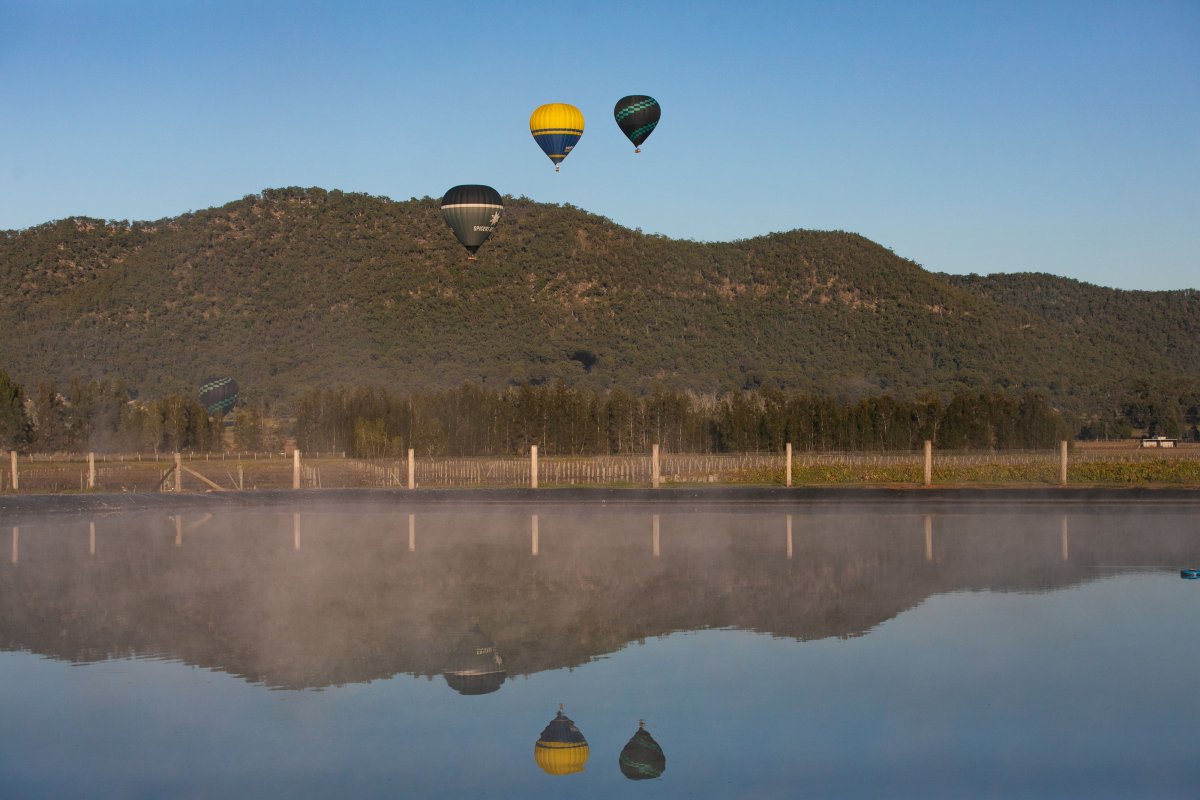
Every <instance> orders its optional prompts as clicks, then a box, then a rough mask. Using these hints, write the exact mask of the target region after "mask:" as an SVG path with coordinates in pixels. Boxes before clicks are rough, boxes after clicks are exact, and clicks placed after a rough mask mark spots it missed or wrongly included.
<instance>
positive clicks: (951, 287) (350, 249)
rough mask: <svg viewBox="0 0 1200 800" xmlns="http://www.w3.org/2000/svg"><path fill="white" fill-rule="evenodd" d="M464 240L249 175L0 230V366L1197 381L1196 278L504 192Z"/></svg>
mask: <svg viewBox="0 0 1200 800" xmlns="http://www.w3.org/2000/svg"><path fill="white" fill-rule="evenodd" d="M505 203H506V206H507V208H506V212H505V216H504V219H503V220H502V221H501V222H500V224H499V226H498V227H497V230H496V233H495V234H494V235H493V237H492V239H491V240H490V241H489V242H488V243H487V244H486V245H485V246H484V247H483V249H482V250H481V251H480V255H479V260H478V261H473V262H472V261H467V259H466V254H465V252H464V251H463V250H462V248H461V247H460V246H459V245H458V244H457V242H455V240H454V238H453V237H452V236H451V234H450V232H449V231H448V230H447V228H446V226H445V224H444V223H443V221H442V219H441V214H440V211H439V209H438V202H437V200H434V199H430V198H423V199H415V198H414V199H412V200H408V201H392V200H388V199H386V198H380V197H372V196H368V195H361V194H346V193H342V192H338V191H325V190H322V189H298V188H291V189H278V190H266V191H263V192H262V193H261V194H259V195H251V196H248V197H245V198H243V199H241V200H238V201H235V202H232V203H229V204H227V205H225V206H222V207H220V208H214V209H208V210H204V211H199V212H195V213H189V214H185V215H182V216H179V217H175V218H170V219H163V220H158V221H156V222H135V223H127V222H112V221H108V222H105V221H101V220H94V219H81V218H75V219H66V220H61V221H57V222H51V223H47V224H45V225H41V226H37V227H34V228H30V229H27V230H23V231H7V232H2V233H0V289H2V291H0V331H2V332H3V333H2V335H0V368H3V369H6V370H7V371H8V373H9V374H10V375H12V377H13V378H14V379H15V380H17V381H19V382H20V383H23V384H25V385H27V386H35V385H37V384H38V383H39V382H41V381H45V380H55V381H58V382H60V383H66V382H67V381H68V380H70V379H72V378H80V379H96V378H116V379H118V380H121V381H123V382H124V383H126V384H127V385H129V386H130V387H132V388H134V389H136V390H139V391H141V392H142V393H143V394H149V395H161V394H163V393H166V392H171V391H190V390H193V388H194V386H195V385H196V384H197V382H198V381H200V380H201V379H202V378H204V377H205V376H207V375H210V374H228V375H232V376H234V377H236V378H237V380H238V381H239V383H241V384H242V386H243V387H245V388H246V390H247V393H248V394H250V395H251V396H260V397H264V398H273V399H278V400H284V401H289V402H290V401H291V400H293V399H294V398H296V397H297V396H298V395H299V394H300V393H301V392H303V391H304V390H306V389H311V388H319V387H326V386H331V385H337V384H345V385H382V386H386V387H390V388H392V389H394V390H400V391H407V390H415V389H424V390H428V389H439V388H446V387H453V386H458V385H460V384H462V383H463V382H466V381H470V382H473V383H477V384H482V385H485V386H505V385H509V384H513V383H518V384H525V383H532V384H538V383H545V382H552V381H562V382H563V383H565V384H566V385H572V386H579V387H583V388H590V389H605V388H609V387H613V386H621V387H624V388H626V389H630V390H633V391H646V390H649V389H651V388H653V387H657V386H661V387H665V388H668V389H690V390H694V391H696V392H700V393H720V392H722V391H725V390H729V389H742V388H759V387H782V388H789V389H800V390H808V391H813V392H817V393H821V394H827V395H831V396H834V397H838V398H841V399H856V398H860V397H865V396H877V395H880V394H883V393H892V394H895V395H897V396H901V397H912V396H915V395H917V394H920V393H922V392H925V391H936V392H939V393H942V394H950V393H952V392H955V391H960V390H971V391H991V390H994V389H1002V390H1009V389H1011V390H1014V391H1016V390H1027V389H1028V390H1034V391H1038V392H1041V393H1043V394H1045V395H1047V396H1048V397H1049V398H1051V400H1052V401H1054V402H1055V403H1057V404H1059V405H1060V406H1062V407H1065V408H1068V409H1073V410H1080V411H1082V410H1087V409H1089V408H1099V407H1101V406H1103V407H1106V408H1107V407H1110V406H1111V405H1112V404H1113V403H1114V402H1116V401H1115V400H1114V398H1115V397H1117V396H1118V395H1120V394H1122V392H1121V391H1120V390H1119V387H1125V386H1127V385H1128V384H1129V382H1130V381H1131V380H1133V379H1135V378H1140V379H1143V380H1144V381H1146V382H1148V383H1150V384H1154V385H1173V384H1174V383H1178V384H1179V385H1195V384H1196V382H1197V381H1198V380H1200V293H1198V292H1196V291H1194V290H1188V291H1176V292H1129V291H1119V290H1114V289H1103V288H1100V287H1095V286H1089V285H1087V284H1082V283H1078V282H1076V281H1071V280H1066V279H1062V278H1055V277H1052V276H1047V275H1002V276H991V277H988V278H980V277H977V276H970V277H956V276H948V275H937V274H933V273H930V272H928V271H926V270H924V269H922V268H921V267H920V266H919V265H917V264H915V263H913V262H912V261H908V260H906V259H903V258H900V257H899V256H897V255H895V254H894V253H892V252H891V251H889V250H888V249H886V248H884V247H881V246H880V245H878V244H875V243H873V242H871V241H869V240H867V239H864V238H863V237H861V236H858V235H855V234H851V233H844V232H822V231H804V230H796V231H791V232H788V233H776V234H770V235H768V236H763V237H758V238H754V239H748V240H744V241H737V242H729V243H715V244H706V243H698V242H691V241H677V240H671V239H667V238H665V237H661V236H653V235H645V234H642V233H641V232H640V231H634V230H629V229H627V228H623V227H621V226H619V225H616V224H614V223H612V222H611V221H609V220H607V219H605V218H603V217H599V216H596V215H593V214H588V213H586V212H584V211H582V210H580V209H578V208H574V207H572V206H569V205H567V206H557V205H549V204H544V203H536V202H533V201H531V200H528V199H525V198H519V199H513V198H506V200H505Z"/></svg>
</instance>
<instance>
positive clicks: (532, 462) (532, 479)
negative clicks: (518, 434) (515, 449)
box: [529, 444, 538, 489]
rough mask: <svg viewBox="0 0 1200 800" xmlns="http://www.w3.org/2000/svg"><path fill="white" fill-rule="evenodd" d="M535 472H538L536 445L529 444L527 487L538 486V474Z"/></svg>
mask: <svg viewBox="0 0 1200 800" xmlns="http://www.w3.org/2000/svg"><path fill="white" fill-rule="evenodd" d="M537 473H538V465H537V445H536V444H531V445H530V446H529V488H530V489H536V488H538V487H537V483H538V481H537V479H538V474H537Z"/></svg>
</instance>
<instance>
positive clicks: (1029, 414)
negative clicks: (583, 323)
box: [0, 370, 1200, 458]
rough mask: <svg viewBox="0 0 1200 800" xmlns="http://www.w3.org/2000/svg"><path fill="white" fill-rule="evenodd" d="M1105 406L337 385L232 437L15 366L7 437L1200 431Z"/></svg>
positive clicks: (639, 439)
mask: <svg viewBox="0 0 1200 800" xmlns="http://www.w3.org/2000/svg"><path fill="white" fill-rule="evenodd" d="M1121 398H1122V399H1121V400H1120V401H1118V402H1115V403H1114V404H1113V407H1112V408H1111V409H1110V410H1108V411H1106V412H1103V413H1093V414H1090V415H1086V416H1082V417H1074V416H1070V415H1065V414H1062V413H1060V412H1059V411H1058V410H1056V409H1055V408H1053V407H1052V405H1051V404H1050V403H1049V401H1048V400H1046V399H1045V398H1044V397H1042V396H1040V395H1037V394H1034V393H1026V394H1023V395H1018V394H1013V393H1004V392H999V391H994V392H960V393H958V394H955V395H953V396H951V397H949V398H943V397H941V396H939V395H937V394H935V393H928V394H927V395H923V396H920V397H918V398H916V399H897V398H895V397H892V396H889V395H881V396H877V397H869V398H866V399H863V400H859V401H857V402H850V401H838V400H835V399H833V398H830V397H827V396H821V395H816V394H811V393H805V392H797V391H784V390H778V389H762V390H753V391H742V392H732V393H729V394H727V395H724V396H721V397H713V396H705V395H697V394H694V393H691V392H686V391H676V390H668V389H662V388H660V389H658V390H656V391H653V392H650V393H648V394H643V395H634V394H632V393H630V392H628V391H625V390H623V389H620V388H617V389H611V390H606V391H593V390H590V389H584V388H578V387H571V386H568V385H566V384H564V383H553V384H543V385H528V384H526V385H521V386H514V387H509V388H505V389H492V388H487V387H482V386H479V385H477V384H469V383H468V384H463V385H462V386H460V387H459V388H457V389H450V390H441V391H423V392H410V393H397V392H391V391H388V390H385V389H380V388H344V387H343V388H332V389H323V390H316V389H314V390H310V391H308V392H305V393H304V394H302V395H301V396H300V397H299V398H298V400H297V402H296V406H295V417H294V420H293V419H282V418H280V417H279V415H277V414H272V413H271V409H270V408H269V407H268V406H266V405H265V404H263V403H260V402H254V403H250V404H244V405H242V406H239V407H238V408H237V409H236V411H235V412H234V414H233V425H232V431H231V433H232V436H231V437H226V436H225V420H224V419H222V418H219V417H210V416H209V415H208V413H207V411H206V409H205V408H204V407H203V406H202V405H201V404H200V402H199V401H198V399H197V398H196V397H195V396H188V395H183V394H171V395H167V396H166V397H162V398H159V399H150V400H143V399H138V398H137V397H135V396H134V395H133V393H131V392H130V391H129V390H128V389H127V388H126V387H125V386H124V385H123V384H121V383H119V382H116V381H90V382H84V381H79V380H73V381H71V382H70V383H69V384H68V385H67V386H66V387H65V388H64V389H61V390H60V389H59V388H58V387H57V386H56V385H55V384H53V383H41V384H39V385H38V386H37V387H36V388H35V389H34V390H33V391H32V392H26V390H25V389H24V388H23V387H22V386H21V385H19V384H18V383H16V382H15V381H13V380H12V379H11V378H10V377H9V375H8V374H7V373H6V372H4V371H3V370H0V449H13V450H17V451H19V452H42V453H47V452H76V453H82V452H86V451H95V452H151V451H158V452H172V451H175V450H195V451H218V450H222V449H225V448H227V447H230V446H232V447H233V448H234V449H236V450H242V451H259V450H264V449H272V450H278V449H281V448H282V447H283V446H284V444H285V441H286V439H287V438H288V437H294V440H295V442H296V445H297V446H298V447H299V448H300V449H301V450H302V451H308V452H331V451H339V452H340V451H344V452H346V453H349V454H352V455H354V456H358V457H363V458H379V457H394V456H403V454H404V453H405V452H406V451H407V449H408V448H413V449H414V450H416V451H417V452H418V453H419V454H420V455H423V456H430V455H455V456H458V455H516V454H524V453H527V452H528V451H529V447H530V445H537V446H538V448H539V450H540V452H542V453H544V454H546V455H595V454H629V453H645V452H647V451H648V450H649V449H650V446H651V445H652V444H654V443H658V444H660V445H662V446H663V447H664V448H666V449H667V450H669V451H672V452H693V453H710V452H752V451H780V450H782V449H783V446H784V444H785V443H787V442H791V443H792V445H793V447H794V448H796V449H797V450H798V451H833V450H848V451H871V450H880V451H883V450H890V451H897V450H910V451H911V450H919V449H920V448H921V446H922V443H923V442H924V440H926V439H929V440H931V441H933V442H934V444H935V446H937V447H939V448H943V449H1030V448H1034V449H1036V448H1049V447H1053V446H1054V445H1055V443H1056V442H1058V441H1060V440H1062V439H1066V438H1072V437H1074V438H1080V439H1106V438H1107V439H1122V438H1128V437H1130V436H1136V435H1140V434H1148V435H1152V436H1153V435H1158V434H1162V435H1166V436H1170V437H1174V438H1180V439H1184V440H1194V441H1200V392H1198V391H1196V388H1195V387H1190V388H1189V387H1183V388H1180V387H1175V390H1173V391H1167V389H1166V388H1164V387H1152V386H1151V385H1150V384H1149V383H1148V382H1146V381H1135V382H1134V383H1133V385H1132V386H1131V387H1130V388H1129V389H1128V390H1127V391H1125V392H1123V393H1122V394H1121Z"/></svg>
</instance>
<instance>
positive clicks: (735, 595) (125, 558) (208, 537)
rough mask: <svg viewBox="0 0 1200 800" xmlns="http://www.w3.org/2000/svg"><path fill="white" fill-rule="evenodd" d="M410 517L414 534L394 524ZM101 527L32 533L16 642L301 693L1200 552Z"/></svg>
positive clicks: (552, 662) (733, 530)
mask: <svg viewBox="0 0 1200 800" xmlns="http://www.w3.org/2000/svg"><path fill="white" fill-rule="evenodd" d="M301 516H303V519H301ZM406 521H407V528H408V539H407V542H405V541H404V540H403V538H402V537H397V536H395V535H394V533H392V532H395V531H397V530H403V528H404V524H405V522H406ZM84 523H86V524H87V530H88V547H87V551H86V553H84V550H83V548H82V547H81V546H80V542H79V537H80V534H81V529H82V527H83V525H84ZM100 527H102V528H103V534H104V535H103V537H102V538H103V542H102V543H101V545H100V546H99V547H98V546H97V541H96V540H97V530H96V529H97V522H96V521H95V520H94V519H88V518H69V517H62V518H55V520H54V523H53V524H49V523H46V522H34V523H26V522H25V521H22V526H21V527H20V528H18V527H17V526H13V527H11V558H10V559H9V560H8V563H3V562H0V601H2V602H0V649H3V650H29V651H31V652H34V653H38V654H42V655H45V656H49V657H52V658H56V659H61V660H65V661H70V662H77V663H78V662H86V661H93V660H97V659H104V658H108V657H114V656H121V657H123V656H127V655H130V654H133V655H155V656H166V657H169V658H173V659H177V660H180V661H183V662H186V663H189V664H194V665H199V666H205V667H210V668H214V669H219V670H222V671H225V672H228V673H231V674H234V675H239V676H243V677H245V678H246V679H247V680H250V681H254V682H261V683H264V684H266V685H268V686H271V687H275V688H288V689H306V688H320V687H325V686H331V685H338V684H344V683H351V682H362V681H370V680H374V679H378V678H383V677H388V676H391V675H395V674H411V675H423V676H430V677H433V676H439V675H441V676H444V677H445V680H446V682H447V684H449V685H450V687H451V688H452V689H454V690H455V691H458V692H460V693H463V694H471V695H476V694H485V693H488V692H493V691H495V690H496V689H497V688H499V687H500V686H501V685H502V684H503V683H504V681H505V679H506V677H508V676H510V675H531V674H534V673H537V672H541V671H544V670H552V669H557V668H561V667H572V666H576V665H580V664H583V663H586V662H588V661H591V660H593V659H595V658H596V657H598V656H602V655H604V654H608V653H613V652H615V651H618V650H620V649H622V648H624V647H626V646H628V645H629V644H630V643H634V642H639V641H644V640H645V639H647V638H650V637H656V636H663V635H666V634H669V633H672V632H675V631H694V630H701V629H707V628H736V629H741V630H749V631H757V632H762V633H767V634H771V635H773V636H778V637H789V638H793V639H797V640H805V641H806V640H815V639H825V638H832V637H836V638H847V637H854V636H860V635H862V634H864V633H866V632H867V631H870V630H872V629H873V628H875V627H876V626H878V625H879V624H881V623H883V622H885V621H887V620H890V619H892V618H894V617H896V616H897V615H898V614H900V613H901V612H903V611H905V610H906V609H910V608H912V607H914V606H916V605H917V604H919V603H921V602H923V601H924V600H925V599H926V598H928V597H930V596H932V595H936V594H941V593H946V592H956V591H963V590H984V589H986V590H993V591H1019V592H1042V591H1050V590H1054V589H1058V588H1062V587H1066V586H1070V585H1074V584H1078V583H1082V582H1085V581H1089V580H1093V579H1095V578H1097V577H1100V576H1102V575H1106V574H1111V573H1112V572H1113V571H1119V570H1122V569H1127V568H1130V567H1140V568H1143V569H1145V568H1150V569H1164V570H1171V571H1172V573H1177V572H1178V571H1179V569H1180V567H1181V566H1185V565H1186V566H1191V565H1194V564H1195V563H1197V562H1198V561H1200V544H1198V539H1197V536H1196V530H1195V528H1196V526H1195V521H1194V515H1193V514H1192V513H1190V512H1183V511H1181V512H1160V513H1146V512H1142V513H1140V514H1138V515H1124V514H1119V513H1113V512H1111V511H1105V512H1103V513H1087V512H1084V511H1081V512H1080V513H1074V512H1072V514H1071V519H1070V526H1069V530H1068V520H1067V517H1066V515H1059V514H1054V515H1034V514H1026V513H1022V512H1021V511H1020V510H1019V509H1000V510H989V512H988V513H984V514H967V513H960V514H956V513H949V512H947V513H941V512H939V513H938V514H937V526H936V527H937V531H936V536H935V531H934V520H933V515H930V514H925V513H891V512H885V513H847V512H844V511H820V510H817V511H812V510H797V509H792V510H790V512H787V511H776V510H770V509H766V510H764V509H758V510H754V511H744V512H743V511H718V512H711V513H710V512H686V511H675V510H662V511H659V512H657V513H650V512H639V511H629V510H619V509H601V508H596V507H592V508H588V509H586V513H582V512H580V511H579V510H574V509H553V508H550V509H543V510H541V511H540V512H539V513H536V514H530V513H529V512H528V510H522V509H505V508H503V507H499V508H482V509H480V508H476V509H466V510H453V511H452V510H446V511H433V510H430V511H428V512H422V513H421V531H422V544H421V551H420V553H419V554H418V551H417V546H416V515H415V514H413V513H408V512H407V511H405V512H404V513H396V512H395V511H392V510H371V509H362V510H356V511H355V512H354V513H345V512H343V511H339V512H336V513H334V512H322V511H319V510H316V511H308V510H306V511H305V512H304V513H303V515H301V514H298V513H291V512H290V511H287V512H279V511H272V510H262V509H260V510H247V511H238V512H221V513H217V514H207V515H204V516H201V515H198V514H190V515H189V514H186V513H184V514H175V515H172V516H170V517H166V518H164V517H163V516H161V512H159V513H140V514H121V515H113V516H111V517H106V518H104V519H103V520H102V521H101V523H100ZM781 530H782V531H784V532H786V542H785V543H782V544H784V546H782V547H781V542H780V541H779V538H780V532H781ZM647 532H649V534H650V539H651V541H650V543H649V545H650V546H649V548H648V547H647V542H646V537H647ZM539 533H542V534H545V536H542V537H541V538H540V539H539ZM185 534H186V537H187V540H188V546H187V547H183V540H184V538H185ZM302 544H303V547H301V545H302ZM531 554H532V555H533V556H535V557H534V558H531V557H530V555H531ZM418 555H419V557H418ZM463 620H472V621H473V625H472V629H471V631H470V632H468V633H467V634H465V635H464V633H463V624H462V621H463ZM474 623H477V624H474ZM472 637H474V638H472ZM501 653H503V658H501V657H500V654H501ZM475 659H478V660H475Z"/></svg>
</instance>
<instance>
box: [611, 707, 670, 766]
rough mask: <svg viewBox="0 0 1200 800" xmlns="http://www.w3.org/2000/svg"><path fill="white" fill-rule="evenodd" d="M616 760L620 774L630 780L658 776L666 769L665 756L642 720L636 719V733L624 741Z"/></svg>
mask: <svg viewBox="0 0 1200 800" xmlns="http://www.w3.org/2000/svg"><path fill="white" fill-rule="evenodd" d="M618 761H619V763H620V765H621V774H622V775H624V776H625V777H626V778H629V780H631V781H644V780H651V779H654V778H658V777H661V776H662V774H663V772H665V771H666V769H667V757H666V756H665V755H663V751H662V748H661V747H659V745H658V742H656V741H654V737H653V736H651V735H650V732H649V731H647V730H646V723H645V722H644V721H642V720H638V729H637V733H635V734H634V735H633V737H632V738H630V740H629V741H628V742H626V743H625V747H624V748H622V750H621V757H620V758H619V759H618Z"/></svg>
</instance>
